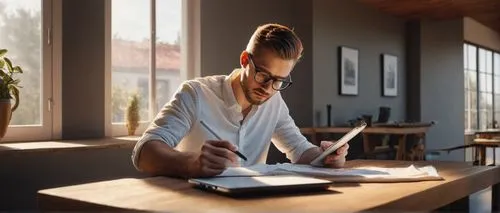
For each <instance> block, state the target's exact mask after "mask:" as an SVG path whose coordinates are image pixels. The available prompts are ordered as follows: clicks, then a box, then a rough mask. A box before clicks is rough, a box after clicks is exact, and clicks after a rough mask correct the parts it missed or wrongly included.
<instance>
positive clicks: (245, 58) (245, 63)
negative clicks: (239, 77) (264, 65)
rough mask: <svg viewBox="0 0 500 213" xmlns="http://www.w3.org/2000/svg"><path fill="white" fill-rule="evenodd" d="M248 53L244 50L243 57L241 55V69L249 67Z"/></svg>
mask: <svg viewBox="0 0 500 213" xmlns="http://www.w3.org/2000/svg"><path fill="white" fill-rule="evenodd" d="M248 63H249V61H248V52H247V51H246V50H243V52H241V55H240V65H241V68H245V67H246V66H248Z"/></svg>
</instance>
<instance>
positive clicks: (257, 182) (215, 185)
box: [188, 175, 332, 195]
mask: <svg viewBox="0 0 500 213" xmlns="http://www.w3.org/2000/svg"><path fill="white" fill-rule="evenodd" d="M188 182H189V183H191V184H193V185H194V186H195V187H196V188H199V189H203V190H209V191H216V192H220V193H223V194H227V195H243V194H255V193H258V192H277V193H281V192H297V191H316V190H326V189H328V187H329V186H330V185H331V184H332V181H329V180H323V179H318V178H313V177H305V176H295V175H276V176H253V177H250V176H234V177H213V178H191V179H189V180H188Z"/></svg>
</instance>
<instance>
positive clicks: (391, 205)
mask: <svg viewBox="0 0 500 213" xmlns="http://www.w3.org/2000/svg"><path fill="white" fill-rule="evenodd" d="M410 164H415V165H429V164H432V165H434V166H435V167H436V168H437V169H438V171H439V174H440V175H441V176H442V177H443V178H444V179H445V180H443V181H423V182H411V183H363V184H352V183H351V184H347V183H335V184H333V185H332V186H331V187H330V188H329V190H328V191H326V192H323V193H309V194H296V193H291V194H289V195H279V196H269V195H268V196H262V197H253V198H231V197H226V196H222V195H218V194H214V193H209V192H205V191H201V190H198V189H195V188H192V186H191V185H189V184H188V183H187V182H186V181H185V180H182V179H174V178H167V177H152V178H146V179H131V178H126V179H118V180H111V181H104V182H96V183H88V184H82V185H75V186H67V187H61V188H54V189H46V190H41V191H39V192H38V199H39V206H40V209H41V210H76V211H81V210H134V211H136V210H140V211H161V212H359V211H382V212H385V211H389V210H397V211H431V210H434V209H438V208H440V207H442V206H445V205H447V204H450V203H452V202H454V201H456V200H460V199H461V198H464V197H467V196H468V195H469V194H471V193H474V192H477V191H479V190H482V189H484V188H487V187H489V186H492V185H495V184H496V185H498V183H499V182H500V167H487V166H471V165H469V164H466V163H459V162H430V161H418V162H409V161H381V160H378V161H375V160H354V161H348V162H347V164H346V166H348V167H356V166H387V167H396V166H408V165H410ZM497 188H498V187H497ZM494 202H495V201H494ZM497 203H500V201H497Z"/></svg>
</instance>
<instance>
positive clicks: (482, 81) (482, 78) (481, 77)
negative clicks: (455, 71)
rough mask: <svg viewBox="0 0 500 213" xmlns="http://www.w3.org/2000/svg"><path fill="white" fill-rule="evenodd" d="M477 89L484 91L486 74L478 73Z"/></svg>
mask: <svg viewBox="0 0 500 213" xmlns="http://www.w3.org/2000/svg"><path fill="white" fill-rule="evenodd" d="M479 91H480V92H486V74H484V73H479Z"/></svg>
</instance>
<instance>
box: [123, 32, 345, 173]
mask: <svg viewBox="0 0 500 213" xmlns="http://www.w3.org/2000/svg"><path fill="white" fill-rule="evenodd" d="M302 50H303V48H302V43H301V41H300V39H299V38H298V37H297V35H296V34H295V33H294V32H293V31H292V30H290V29H289V28H287V27H285V26H282V25H278V24H266V25H263V26H260V27H258V28H257V30H256V31H255V32H254V34H253V35H252V37H251V38H250V41H249V43H248V45H247V48H246V50H245V51H243V52H242V53H241V55H240V64H241V68H240V69H236V70H234V71H233V72H232V73H231V74H230V75H229V76H222V75H221V76H209V77H204V78H199V79H195V80H191V81H187V82H185V83H183V84H182V85H181V86H180V88H179V90H178V91H177V92H176V94H175V96H174V97H173V98H172V100H171V101H170V102H169V103H167V104H166V105H165V106H164V108H163V109H162V110H161V112H160V113H159V114H158V116H157V117H156V119H155V120H154V121H153V122H152V123H151V125H150V126H149V128H148V129H147V130H146V132H145V133H144V135H143V137H142V138H141V139H140V140H139V141H138V142H137V145H136V146H135V148H134V151H133V153H132V160H133V163H134V166H135V167H136V168H137V169H139V170H142V171H144V172H147V173H150V174H153V175H167V176H180V177H186V178H188V177H209V176H214V175H217V174H220V173H222V172H223V171H224V169H226V168H227V167H228V166H248V165H252V164H256V163H265V161H266V157H267V153H268V150H269V145H270V143H271V141H272V143H274V145H275V146H276V147H277V148H278V149H279V150H280V151H281V152H283V153H285V154H286V156H287V158H288V159H290V160H291V161H292V162H293V163H299V164H308V163H310V162H311V161H312V160H313V159H314V158H315V157H317V156H318V155H319V154H321V153H322V152H323V150H325V149H326V148H328V147H329V146H330V145H332V142H328V141H322V143H321V144H320V146H321V147H317V146H315V145H313V144H312V143H310V142H308V141H307V139H306V138H305V137H304V136H303V135H302V134H301V133H300V131H299V129H298V128H297V126H296V125H295V123H294V121H293V119H292V118H291V117H290V115H289V112H288V108H287V106H286V104H285V102H284V101H283V99H282V97H281V95H280V93H279V91H281V90H284V89H286V88H287V87H288V86H290V85H291V82H292V81H291V77H290V72H291V71H292V69H293V67H294V66H295V64H296V63H297V61H298V60H299V58H300V56H301V54H302ZM217 137H220V138H221V140H218V139H217ZM348 148H349V146H348V145H345V146H343V147H341V148H339V149H338V150H337V152H334V153H333V154H331V155H329V156H328V157H327V158H325V162H324V163H325V165H326V166H329V167H342V166H343V165H344V162H345V156H346V155H347V149H348ZM235 151H239V152H240V153H243V154H244V155H245V156H246V157H247V158H248V159H247V161H243V160H242V159H241V158H240V157H239V156H238V155H236V154H235Z"/></svg>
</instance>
